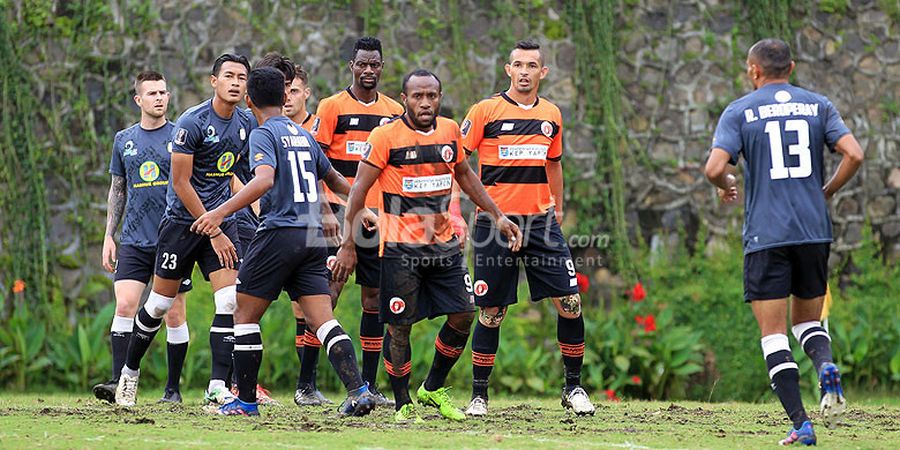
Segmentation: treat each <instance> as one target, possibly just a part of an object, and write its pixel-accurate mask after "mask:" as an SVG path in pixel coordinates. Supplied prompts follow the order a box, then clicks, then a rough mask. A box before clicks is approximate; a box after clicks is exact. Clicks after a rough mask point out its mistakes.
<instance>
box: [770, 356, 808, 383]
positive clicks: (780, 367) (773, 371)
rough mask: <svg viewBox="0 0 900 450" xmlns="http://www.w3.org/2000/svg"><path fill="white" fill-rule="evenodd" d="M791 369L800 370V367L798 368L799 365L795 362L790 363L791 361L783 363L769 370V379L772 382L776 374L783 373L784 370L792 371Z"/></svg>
mask: <svg viewBox="0 0 900 450" xmlns="http://www.w3.org/2000/svg"><path fill="white" fill-rule="evenodd" d="M790 369H794V370H800V367H799V366H797V363H795V362H790V361H788V362H783V363H781V364H779V365H777V366H775V367H773V368H771V369H769V379H770V380H771V379H772V378H773V377H774V376H775V374H777V373H778V372H781V371H782V370H790Z"/></svg>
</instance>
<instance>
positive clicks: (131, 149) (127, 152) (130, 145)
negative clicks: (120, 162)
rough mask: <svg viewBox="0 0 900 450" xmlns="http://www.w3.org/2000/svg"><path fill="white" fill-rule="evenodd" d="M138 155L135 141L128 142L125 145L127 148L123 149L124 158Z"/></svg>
mask: <svg viewBox="0 0 900 450" xmlns="http://www.w3.org/2000/svg"><path fill="white" fill-rule="evenodd" d="M134 155H137V147H135V146H134V141H128V142H126V143H125V146H124V147H123V149H122V156H134Z"/></svg>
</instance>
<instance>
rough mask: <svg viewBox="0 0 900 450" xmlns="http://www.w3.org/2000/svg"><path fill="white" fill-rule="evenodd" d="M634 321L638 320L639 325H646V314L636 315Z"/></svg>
mask: <svg viewBox="0 0 900 450" xmlns="http://www.w3.org/2000/svg"><path fill="white" fill-rule="evenodd" d="M634 321H635V322H637V324H638V325H640V326H644V316H634Z"/></svg>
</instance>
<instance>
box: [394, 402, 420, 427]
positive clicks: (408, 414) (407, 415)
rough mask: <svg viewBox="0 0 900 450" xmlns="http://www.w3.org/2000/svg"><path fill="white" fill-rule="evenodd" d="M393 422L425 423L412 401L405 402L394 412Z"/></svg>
mask: <svg viewBox="0 0 900 450" xmlns="http://www.w3.org/2000/svg"><path fill="white" fill-rule="evenodd" d="M394 423H425V421H424V420H422V417H420V416H419V413H418V412H416V407H415V406H414V405H413V404H412V403H407V404H405V405H403V406H401V407H400V409H398V410H397V411H396V412H394Z"/></svg>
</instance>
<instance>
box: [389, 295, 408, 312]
mask: <svg viewBox="0 0 900 450" xmlns="http://www.w3.org/2000/svg"><path fill="white" fill-rule="evenodd" d="M388 307H389V308H391V312H392V313H394V314H400V313H402V312H403V311H405V310H406V302H404V301H403V299H402V298H400V297H394V298H392V299H391V301H390V303H388Z"/></svg>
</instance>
